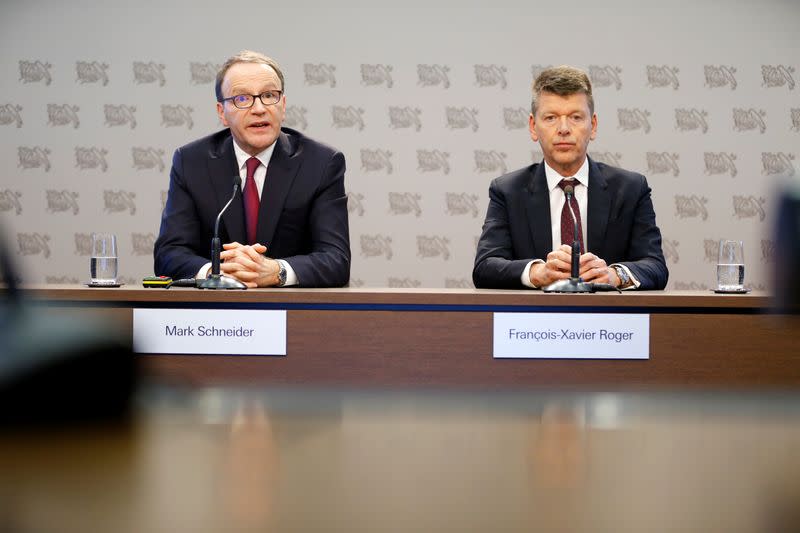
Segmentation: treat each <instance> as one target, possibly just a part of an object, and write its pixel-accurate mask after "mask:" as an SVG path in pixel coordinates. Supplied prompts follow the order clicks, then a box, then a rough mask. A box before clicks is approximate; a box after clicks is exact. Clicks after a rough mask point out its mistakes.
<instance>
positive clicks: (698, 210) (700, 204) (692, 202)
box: [675, 194, 708, 220]
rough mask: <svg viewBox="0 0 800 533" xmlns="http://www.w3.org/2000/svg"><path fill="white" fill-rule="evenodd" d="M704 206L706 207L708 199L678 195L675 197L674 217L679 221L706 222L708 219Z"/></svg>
mask: <svg viewBox="0 0 800 533" xmlns="http://www.w3.org/2000/svg"><path fill="white" fill-rule="evenodd" d="M706 205H708V198H706V197H705V196H697V195H696V194H692V195H690V196H686V195H683V194H678V195H676V196H675V215H676V216H677V217H678V218H681V219H683V218H700V219H701V220H706V219H707V218H708V209H706Z"/></svg>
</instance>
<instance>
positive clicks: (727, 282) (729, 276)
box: [717, 239, 744, 292]
mask: <svg viewBox="0 0 800 533" xmlns="http://www.w3.org/2000/svg"><path fill="white" fill-rule="evenodd" d="M717 290H718V291H725V292H741V291H743V290H744V244H743V243H742V241H733V240H727V239H722V240H720V241H719V258H718V259H717Z"/></svg>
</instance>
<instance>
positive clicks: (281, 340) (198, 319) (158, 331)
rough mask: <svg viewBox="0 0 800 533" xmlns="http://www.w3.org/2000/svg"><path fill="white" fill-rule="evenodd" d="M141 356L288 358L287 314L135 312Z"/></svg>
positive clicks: (135, 333)
mask: <svg viewBox="0 0 800 533" xmlns="http://www.w3.org/2000/svg"><path fill="white" fill-rule="evenodd" d="M133 349H134V351H136V352H137V353H156V354H216V355H286V311H274V310H260V309H253V310H242V309H134V310H133Z"/></svg>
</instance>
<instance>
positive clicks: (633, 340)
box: [493, 313, 650, 359]
mask: <svg viewBox="0 0 800 533" xmlns="http://www.w3.org/2000/svg"><path fill="white" fill-rule="evenodd" d="M493 354H494V357H495V358H520V359H525V358H527V359H649V358H650V315H641V314H639V315H634V314H630V315H629V314H599V313H597V314H596V313H495V314H494V344H493Z"/></svg>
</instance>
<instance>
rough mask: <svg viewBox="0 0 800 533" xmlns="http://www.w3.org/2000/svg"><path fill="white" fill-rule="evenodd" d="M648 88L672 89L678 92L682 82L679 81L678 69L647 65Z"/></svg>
mask: <svg viewBox="0 0 800 533" xmlns="http://www.w3.org/2000/svg"><path fill="white" fill-rule="evenodd" d="M646 70H647V86H648V87H650V88H656V87H671V88H672V89H673V90H676V91H677V90H678V87H680V85H681V84H680V81H679V80H678V72H679V70H678V67H670V66H667V65H661V66H659V65H647V69H646Z"/></svg>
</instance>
